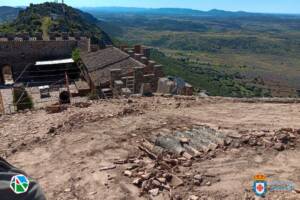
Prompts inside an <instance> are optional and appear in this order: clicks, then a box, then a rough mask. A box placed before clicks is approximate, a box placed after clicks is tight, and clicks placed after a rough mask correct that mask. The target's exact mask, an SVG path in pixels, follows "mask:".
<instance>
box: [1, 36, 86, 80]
mask: <svg viewBox="0 0 300 200" xmlns="http://www.w3.org/2000/svg"><path fill="white" fill-rule="evenodd" d="M88 43H89V39H86V40H79V41H77V40H61V41H52V40H51V41H43V40H42V41H0V73H1V69H2V67H4V66H5V65H10V66H11V67H12V71H13V77H14V79H15V78H16V77H18V76H19V74H20V73H21V72H22V71H23V69H24V68H25V67H26V65H28V64H34V63H35V62H36V61H43V60H57V59H64V58H70V57H71V56H72V51H73V49H75V48H77V47H80V48H83V50H87V49H84V48H89V45H88ZM85 44H86V45H85ZM1 76H2V74H0V77H1ZM0 84H1V83H0Z"/></svg>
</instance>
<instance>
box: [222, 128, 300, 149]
mask: <svg viewBox="0 0 300 200" xmlns="http://www.w3.org/2000/svg"><path fill="white" fill-rule="evenodd" d="M229 136H230V137H231V138H233V139H227V141H228V143H230V144H231V146H232V147H234V148H239V147H242V146H251V147H263V148H273V149H275V150H278V151H283V150H285V149H293V148H295V146H296V142H297V140H299V138H300V129H291V128H284V129H280V130H277V131H275V132H273V133H259V134H258V133H250V134H243V135H239V136H232V135H229Z"/></svg>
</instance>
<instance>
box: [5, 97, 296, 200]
mask: <svg viewBox="0 0 300 200" xmlns="http://www.w3.org/2000/svg"><path fill="white" fill-rule="evenodd" d="M194 125H207V126H209V127H211V128H213V129H216V130H218V131H220V132H223V133H226V134H231V135H235V136H237V137H239V136H242V135H243V134H249V133H251V134H257V135H261V134H262V133H263V134H266V135H273V134H274V132H276V131H278V130H280V129H283V128H291V129H299V128H300V104H298V103H264V102H256V103H246V102H240V101H239V100H234V99H223V98H202V99H196V98H194V99H193V98H184V97H182V98H174V97H169V98H166V97H159V96H155V97H148V98H138V97H136V98H132V99H131V100H127V99H120V100H110V101H98V102H93V103H92V104H91V105H90V106H89V107H87V108H78V107H75V106H72V107H70V108H68V110H66V111H64V112H61V113H56V114H47V113H46V112H45V111H44V110H37V111H30V112H26V113H19V114H14V115H8V116H0V141H1V143H0V155H2V156H4V157H6V159H7V160H8V161H9V162H11V163H12V164H13V165H15V166H17V167H19V168H21V169H23V170H25V171H26V172H27V173H28V174H29V175H30V176H32V177H33V178H35V179H36V180H38V181H39V183H40V184H41V186H42V188H43V190H44V192H45V194H46V196H47V198H48V199H50V200H54V199H55V200H56V199H57V200H58V199H61V200H67V199H68V200H69V199H70V200H71V199H74V200H75V199H77V200H92V199H95V200H102V199H116V200H118V199H124V200H125V199H172V198H173V199H180V198H181V199H184V200H185V199H189V198H191V197H192V195H195V196H197V197H199V199H237V200H240V199H254V198H255V195H254V193H253V192H252V190H251V187H252V183H253V176H254V175H256V174H257V173H259V172H260V173H264V174H265V175H266V176H267V180H268V181H275V180H281V181H292V182H293V183H294V184H295V190H293V191H288V192H269V193H267V195H266V197H265V198H264V199H300V194H299V192H300V190H299V187H300V158H299V155H300V143H295V144H294V146H293V147H292V148H287V149H285V150H283V151H277V150H275V149H274V148H272V147H271V148H262V147H259V146H257V145H252V146H241V147H236V148H231V147H230V148H226V149H220V150H217V151H216V152H214V155H212V156H209V157H207V159H199V160H197V159H196V160H194V161H193V162H192V165H191V166H182V165H180V166H177V167H176V170H175V169H170V173H172V174H176V175H177V176H178V177H180V178H181V179H182V180H183V182H184V184H183V185H182V186H179V187H177V188H176V189H170V190H169V191H167V190H160V192H159V194H158V195H157V196H156V195H150V194H146V193H141V189H140V188H138V187H136V186H135V185H133V184H132V181H133V178H131V177H128V176H124V175H123V172H124V170H126V169H129V168H130V165H132V163H125V164H116V161H117V160H122V159H125V160H126V159H127V160H128V159H129V158H131V159H133V160H134V162H136V161H137V160H138V159H139V158H140V157H141V155H143V154H144V152H142V151H141V150H139V148H138V145H139V144H140V142H141V141H142V140H143V139H144V138H150V137H151V136H153V135H157V134H158V133H159V132H170V134H171V133H172V131H174V130H181V129H186V128H188V127H191V126H194ZM297 137H300V135H298V136H297ZM298 142H299V140H298ZM143 159H144V160H143V161H145V162H146V163H147V162H148V163H149V165H151V164H152V162H154V161H151V159H150V158H148V159H146V158H145V156H144V157H143ZM105 168H108V169H105ZM110 168H111V169H110ZM197 174H202V175H204V176H207V177H214V178H215V179H211V181H209V182H206V183H205V184H201V185H199V186H197V185H195V184H193V181H192V180H191V178H192V177H194V176H195V175H197ZM208 175H209V176H208Z"/></svg>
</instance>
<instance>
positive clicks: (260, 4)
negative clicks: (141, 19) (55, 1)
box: [0, 0, 300, 14]
mask: <svg viewBox="0 0 300 200" xmlns="http://www.w3.org/2000/svg"><path fill="white" fill-rule="evenodd" d="M41 2H45V1H44V0H0V5H2V6H3V5H10V6H18V5H19V6H20V5H21V6H24V5H28V4H29V3H41ZM65 2H66V3H67V4H69V5H71V6H75V7H97V6H125V7H147V8H161V7H168V8H170V7H173V8H175V7H178V8H193V9H198V10H210V9H222V10H229V11H240V10H242V11H250V12H268V13H297V14H300V0H65Z"/></svg>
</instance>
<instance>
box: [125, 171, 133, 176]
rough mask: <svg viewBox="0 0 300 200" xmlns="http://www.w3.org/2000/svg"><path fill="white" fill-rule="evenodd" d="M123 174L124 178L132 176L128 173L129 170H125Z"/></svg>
mask: <svg viewBox="0 0 300 200" xmlns="http://www.w3.org/2000/svg"><path fill="white" fill-rule="evenodd" d="M123 173H124V175H125V176H128V177H131V176H132V172H131V171H129V170H125V171H124V172H123Z"/></svg>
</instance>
